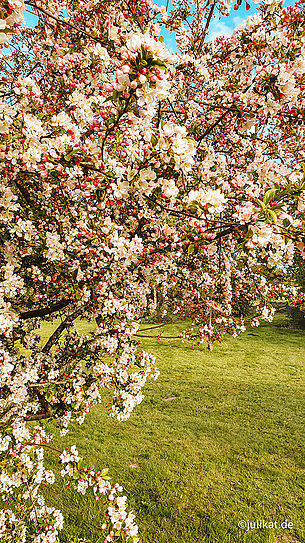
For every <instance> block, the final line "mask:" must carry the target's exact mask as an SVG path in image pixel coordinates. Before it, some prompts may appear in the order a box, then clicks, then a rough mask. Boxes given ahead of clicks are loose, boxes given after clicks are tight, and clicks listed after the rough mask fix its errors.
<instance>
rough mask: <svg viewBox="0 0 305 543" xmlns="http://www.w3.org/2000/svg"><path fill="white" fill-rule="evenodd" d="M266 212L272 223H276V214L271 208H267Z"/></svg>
mask: <svg viewBox="0 0 305 543" xmlns="http://www.w3.org/2000/svg"><path fill="white" fill-rule="evenodd" d="M268 213H269V215H270V216H271V219H272V222H273V223H274V224H277V216H276V213H275V212H274V211H273V210H272V209H268Z"/></svg>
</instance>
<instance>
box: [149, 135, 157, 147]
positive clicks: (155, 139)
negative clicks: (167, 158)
mask: <svg viewBox="0 0 305 543" xmlns="http://www.w3.org/2000/svg"><path fill="white" fill-rule="evenodd" d="M150 141H151V144H152V146H153V147H156V145H157V143H158V138H156V136H155V135H154V134H153V135H152V136H151V140H150Z"/></svg>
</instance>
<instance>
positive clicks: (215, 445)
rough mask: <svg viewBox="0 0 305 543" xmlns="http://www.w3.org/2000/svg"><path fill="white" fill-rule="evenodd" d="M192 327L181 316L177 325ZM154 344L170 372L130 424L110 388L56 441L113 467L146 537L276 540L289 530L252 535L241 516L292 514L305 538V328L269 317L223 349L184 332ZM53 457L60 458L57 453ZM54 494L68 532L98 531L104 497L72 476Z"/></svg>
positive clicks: (150, 343) (178, 541) (150, 344)
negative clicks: (117, 413)
mask: <svg viewBox="0 0 305 543" xmlns="http://www.w3.org/2000/svg"><path fill="white" fill-rule="evenodd" d="M83 326H84V329H85V328H86V325H83ZM181 329H182V325H181V324H180V325H170V326H167V327H166V334H167V335H176V333H177V332H179V331H180V330H181ZM149 333H150V334H152V333H153V331H150V332H149ZM155 333H156V334H157V333H159V330H156V331H155ZM143 346H144V347H145V348H146V349H147V350H150V351H152V352H153V353H154V354H155V355H156V356H157V358H158V366H159V368H160V370H161V376H160V378H159V380H158V381H157V382H152V383H149V385H148V386H147V388H146V392H145V399H144V401H143V403H142V404H141V405H140V406H139V407H138V408H137V409H136V410H135V412H134V413H133V414H132V416H131V418H130V419H129V421H127V422H125V423H118V422H116V421H115V420H113V419H110V418H108V416H107V409H106V404H107V402H108V401H109V397H105V399H104V400H103V404H101V405H99V406H97V407H96V408H94V409H93V410H92V412H91V413H90V414H89V416H88V417H87V419H86V421H85V423H84V425H82V426H75V427H73V428H71V430H70V432H69V433H68V434H67V436H65V438H62V439H60V438H58V439H56V445H58V446H59V448H63V447H64V446H66V445H68V446H69V445H72V444H76V445H77V448H78V450H79V452H80V454H81V455H82V456H83V457H84V458H86V459H87V461H88V463H89V464H90V465H92V466H95V467H96V468H98V467H101V468H102V467H105V466H107V467H109V468H110V472H111V475H112V476H113V479H114V480H115V481H118V482H120V483H122V484H123V486H124V487H125V489H126V491H127V493H128V497H129V503H130V505H131V507H132V508H133V509H134V511H135V512H136V514H137V520H138V524H139V527H140V530H141V534H142V538H143V542H144V543H150V542H158V543H165V542H166V543H167V542H172V543H189V542H192V543H193V542H194V543H195V542H196V543H197V542H198V543H204V542H209V543H218V542H219V543H224V542H232V543H239V542H251V543H252V542H253V543H263V542H264V543H265V542H266V543H267V542H269V543H271V542H274V541H275V540H276V539H277V537H278V536H279V535H281V534H284V533H285V530H282V529H279V530H276V529H269V530H251V531H249V532H246V531H245V530H242V529H240V528H238V521H239V520H249V521H251V522H254V521H255V520H267V521H274V520H278V521H279V522H282V521H283V520H285V519H288V521H290V522H293V525H294V528H293V530H292V531H290V532H289V533H291V534H294V536H295V537H296V538H297V540H299V541H300V542H303V541H305V524H304V516H305V515H304V505H305V502H304V487H305V480H304V474H305V458H304V445H305V438H304V415H305V402H304V399H305V398H304V396H305V394H304V393H305V389H304V377H305V368H304V359H305V356H304V355H305V344H304V333H303V332H300V331H293V330H289V329H285V328H280V327H279V326H277V325H276V324H272V325H269V324H268V325H264V326H262V327H261V328H258V329H252V330H250V331H249V332H247V333H245V334H244V335H242V336H241V337H239V338H238V339H236V340H233V339H230V340H229V341H227V342H224V343H223V344H221V345H219V344H217V345H215V348H214V351H213V352H212V353H211V352H209V351H207V350H206V349H205V348H204V347H200V348H199V349H192V348H191V346H190V345H188V344H184V345H182V344H181V343H180V342H179V340H162V341H161V342H158V341H156V340H154V339H149V340H144V341H143ZM49 464H50V465H51V466H52V467H54V466H56V463H55V460H54V458H53V457H52V456H49ZM132 466H133V467H132ZM59 479H60V478H59ZM49 502H52V504H54V505H56V506H58V507H61V508H62V510H63V512H64V514H65V519H66V524H65V529H64V531H63V532H62V534H61V538H60V541H62V542H65V543H66V542H70V541H72V536H73V535H74V534H79V535H80V536H81V537H86V538H88V539H91V538H92V539H93V540H94V537H96V536H97V533H98V532H97V531H96V530H95V529H94V527H93V526H94V525H96V524H97V523H98V520H99V508H98V504H93V503H92V502H91V501H90V502H89V501H87V500H86V498H85V499H84V498H83V497H81V496H79V495H77V494H76V493H74V492H72V491H70V490H69V491H67V490H65V489H64V488H63V482H62V481H60V484H59V483H56V485H54V487H52V488H50V490H49ZM286 532H287V531H286Z"/></svg>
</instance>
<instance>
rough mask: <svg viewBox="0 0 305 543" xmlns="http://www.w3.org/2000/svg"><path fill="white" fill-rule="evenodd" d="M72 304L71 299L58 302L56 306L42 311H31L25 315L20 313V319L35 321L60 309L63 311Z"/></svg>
mask: <svg viewBox="0 0 305 543" xmlns="http://www.w3.org/2000/svg"><path fill="white" fill-rule="evenodd" d="M70 303H71V299H70V298H69V299H68V300H61V301H60V302H57V303H56V304H54V305H50V306H48V307H42V308H40V309H33V310H31V311H24V312H23V313H20V318H21V319H23V320H26V319H34V318H35V317H45V315H51V313H55V311H59V310H60V309H63V308H64V307H67V305H69V304H70Z"/></svg>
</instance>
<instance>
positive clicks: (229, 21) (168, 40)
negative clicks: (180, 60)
mask: <svg viewBox="0 0 305 543" xmlns="http://www.w3.org/2000/svg"><path fill="white" fill-rule="evenodd" d="M247 1H248V4H249V5H250V9H249V10H248V11H246V7H245V0H243V2H242V5H241V6H239V9H238V10H236V11H235V10H233V6H232V9H231V14H230V15H229V17H223V16H221V18H219V17H216V18H214V19H213V20H212V22H211V25H210V31H209V38H208V39H214V38H216V36H220V35H225V36H230V35H231V34H232V32H233V30H234V28H236V26H238V25H239V24H240V23H242V22H243V21H244V20H245V19H247V17H249V15H252V14H254V13H255V12H256V7H257V5H256V4H255V3H254V2H253V1H252V0H247ZM155 2H156V3H157V4H158V5H159V6H161V5H163V4H166V0H165V1H164V0H155ZM294 3H295V2H294V1H293V0H285V2H284V6H292V5H294ZM25 20H26V24H27V25H28V26H35V24H37V17H35V16H34V15H32V14H30V13H27V12H26V13H25ZM162 34H163V35H164V38H165V44H166V46H167V48H168V49H170V50H172V51H173V50H175V49H176V44H175V39H174V37H173V36H171V35H170V34H169V33H168V32H164V31H163V32H162Z"/></svg>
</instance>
